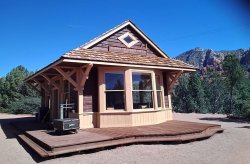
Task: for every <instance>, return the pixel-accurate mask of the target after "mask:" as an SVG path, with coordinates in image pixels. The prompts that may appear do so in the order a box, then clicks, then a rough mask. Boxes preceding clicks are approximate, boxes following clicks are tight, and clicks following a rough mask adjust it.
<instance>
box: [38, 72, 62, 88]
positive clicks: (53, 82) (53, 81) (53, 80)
mask: <svg viewBox="0 0 250 164" xmlns="http://www.w3.org/2000/svg"><path fill="white" fill-rule="evenodd" d="M41 76H42V77H44V78H45V79H46V80H47V81H48V82H49V83H50V84H52V85H53V86H54V87H56V88H57V89H59V85H57V84H56V83H55V80H56V79H57V76H55V77H53V78H49V76H47V75H45V74H43V73H42V74H41Z"/></svg>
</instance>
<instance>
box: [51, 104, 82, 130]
mask: <svg viewBox="0 0 250 164" xmlns="http://www.w3.org/2000/svg"><path fill="white" fill-rule="evenodd" d="M74 109H75V104H73V103H72V104H67V103H66V104H60V119H54V121H53V124H54V130H55V132H59V133H60V134H62V133H63V132H64V131H71V130H72V131H73V130H74V131H75V132H76V133H77V130H78V129H79V119H76V118H68V117H69V111H70V110H71V111H72V110H74ZM65 117H66V118H65Z"/></svg>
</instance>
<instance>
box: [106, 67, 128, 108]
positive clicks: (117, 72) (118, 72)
mask: <svg viewBox="0 0 250 164" xmlns="http://www.w3.org/2000/svg"><path fill="white" fill-rule="evenodd" d="M107 73H111V74H122V75H123V85H124V86H123V90H107V89H106V78H105V75H106V74H107ZM103 78H104V95H105V97H104V98H105V106H104V109H105V111H125V110H126V93H125V92H126V86H125V85H126V84H125V73H124V71H122V70H120V71H119V70H118V71H117V70H113V71H112V70H108V71H104V72H103ZM107 92H123V96H124V98H123V100H124V102H123V103H124V109H115V108H114V109H108V108H107V103H106V101H107V96H106V93H107Z"/></svg>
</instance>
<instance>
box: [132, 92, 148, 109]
mask: <svg viewBox="0 0 250 164" xmlns="http://www.w3.org/2000/svg"><path fill="white" fill-rule="evenodd" d="M152 94H153V92H152V91H133V108H134V109H144V108H153V99H152V98H153V96H152Z"/></svg>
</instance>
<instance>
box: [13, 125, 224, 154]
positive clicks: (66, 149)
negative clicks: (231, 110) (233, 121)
mask: <svg viewBox="0 0 250 164" xmlns="http://www.w3.org/2000/svg"><path fill="white" fill-rule="evenodd" d="M222 131H223V129H222V128H220V127H217V128H208V129H207V130H205V131H203V132H201V133H196V134H184V135H177V136H145V137H129V138H122V139H116V140H108V141H102V142H96V143H84V144H77V145H71V146H62V147H58V148H54V149H52V151H48V150H46V149H44V148H43V147H41V146H40V145H39V144H36V143H35V142H34V141H33V140H32V138H29V136H26V135H25V134H20V135H18V137H19V138H20V139H21V140H22V141H24V142H25V143H26V144H27V145H28V146H29V147H31V148H32V149H33V150H34V151H35V152H36V153H38V154H39V155H40V156H41V157H49V156H56V155H61V154H66V153H73V152H80V151H85V150H93V149H98V148H107V147H111V146H119V145H126V144H134V143H141V144H143V143H148V142H150V143H159V142H165V143H167V142H168V143H170V142H180V143H181V142H184V141H194V140H198V139H206V138H209V137H211V136H212V135H214V134H215V133H219V132H222Z"/></svg>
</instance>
